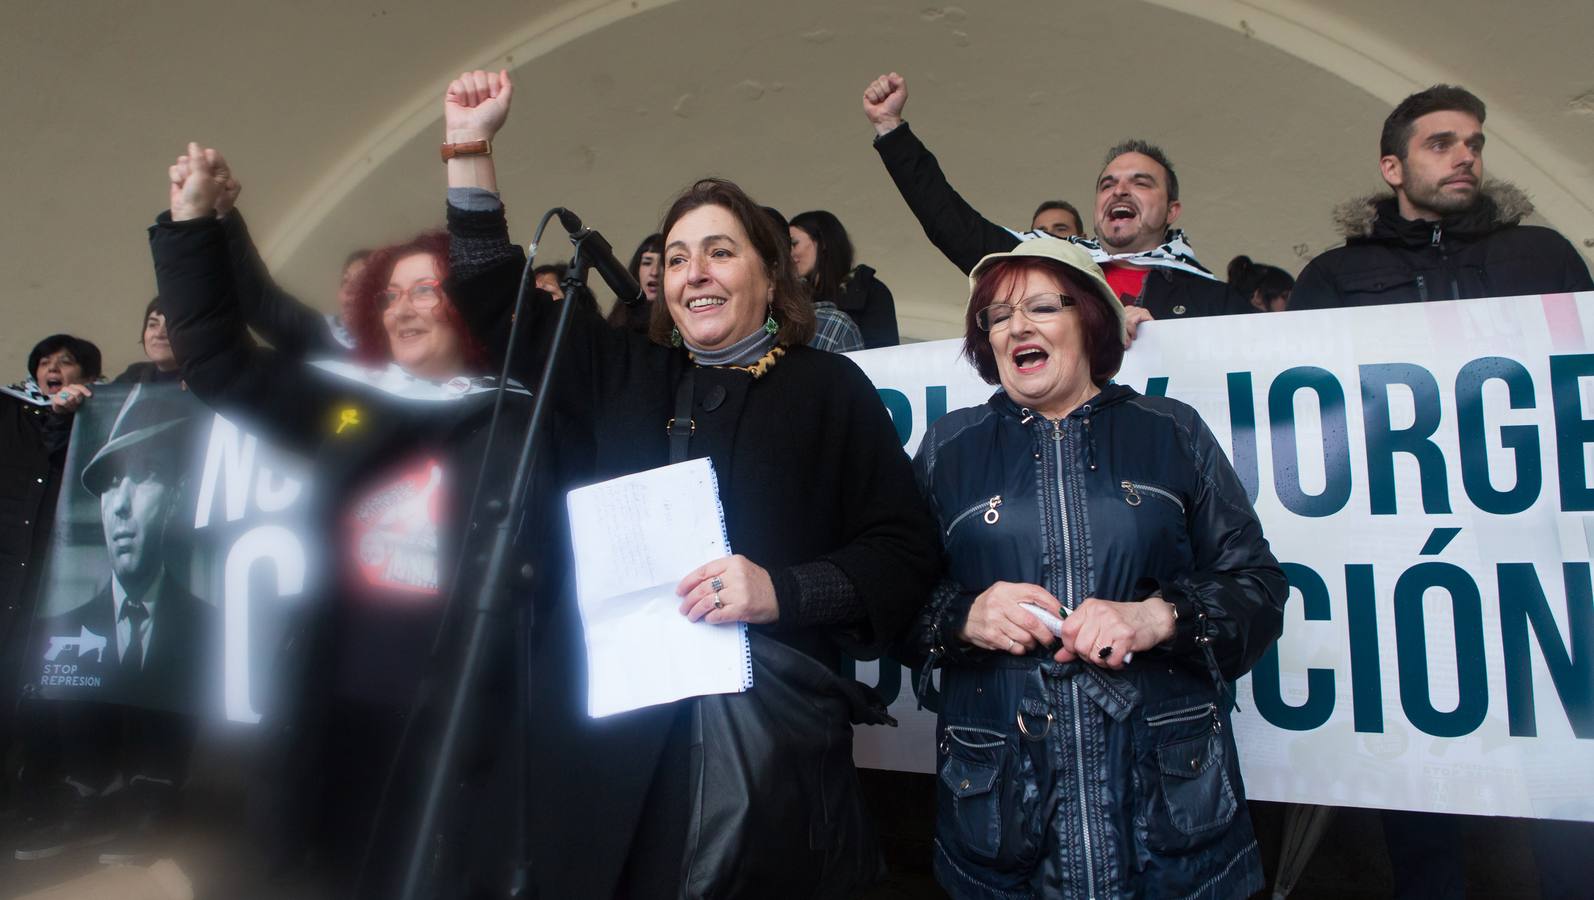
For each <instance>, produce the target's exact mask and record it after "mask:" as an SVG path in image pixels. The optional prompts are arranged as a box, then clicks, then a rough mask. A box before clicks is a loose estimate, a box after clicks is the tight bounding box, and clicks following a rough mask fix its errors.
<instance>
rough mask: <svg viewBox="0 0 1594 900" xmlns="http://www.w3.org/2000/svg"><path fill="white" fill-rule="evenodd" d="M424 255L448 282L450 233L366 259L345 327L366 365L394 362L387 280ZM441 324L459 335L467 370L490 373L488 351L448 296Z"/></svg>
mask: <svg viewBox="0 0 1594 900" xmlns="http://www.w3.org/2000/svg"><path fill="white" fill-rule="evenodd" d="M417 254H425V255H427V256H430V257H431V258H432V262H433V264H434V265H436V266H437V280H438V281H440V282H443V283H445V284H446V283H447V281H448V232H446V231H427V232H423V233H421V234H418V235H416V236H415V237H413V238H411V239H409V240H408V241H405V242H404V243H402V244H393V245H391V246H388V247H383V248H381V249H380V250H373V251H371V255H370V256H367V257H366V258H365V270H364V271H362V272H361V273H360V280H359V281H358V282H357V283H356V285H355V289H354V304H353V309H352V311H351V312H350V314H349V321H347V322H345V323H344V326H345V327H347V328H348V329H349V334H350V335H351V336H353V338H354V357H355V359H358V360H359V361H360V362H362V363H365V364H367V365H377V366H380V365H386V364H387V363H390V362H392V361H393V350H392V347H391V345H390V344H389V343H388V337H387V329H386V328H383V327H382V294H383V293H384V292H386V291H387V284H388V279H390V278H392V277H393V266H394V265H396V264H397V263H398V261H399V260H401V259H403V258H405V257H407V256H415V255H417ZM437 308H438V309H439V310H441V311H442V320H443V321H444V322H445V323H447V324H448V326H449V327H450V328H453V329H454V330H455V331H458V332H459V333H460V336H461V338H462V340H461V342H460V343H461V345H462V346H463V347H464V348H465V368H466V370H467V371H470V372H473V373H480V372H486V371H487V370H488V360H487V349H486V348H485V347H483V346H482V344H481V342H480V341H478V340H476V336H475V335H473V334H471V333H470V329H469V328H467V327H466V326H465V318H464V317H463V316H461V315H460V314H459V309H458V308H457V307H455V306H454V301H453V299H452V298H451V297H449V296H448V294H447V293H444V294H443V295H442V303H440V304H438V307H437Z"/></svg>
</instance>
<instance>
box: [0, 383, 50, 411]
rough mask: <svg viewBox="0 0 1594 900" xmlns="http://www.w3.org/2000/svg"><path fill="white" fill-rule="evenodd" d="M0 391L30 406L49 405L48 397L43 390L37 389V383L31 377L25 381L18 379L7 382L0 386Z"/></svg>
mask: <svg viewBox="0 0 1594 900" xmlns="http://www.w3.org/2000/svg"><path fill="white" fill-rule="evenodd" d="M0 391H4V392H5V393H7V394H10V395H11V396H13V397H15V398H17V399H18V400H21V401H22V402H23V403H27V404H30V405H32V406H49V405H50V398H49V397H48V396H46V395H45V393H44V392H43V391H41V390H39V383H38V382H37V381H34V380H33V379H32V378H29V379H27V380H26V381H19V382H17V383H16V384H8V385H5V386H4V387H0Z"/></svg>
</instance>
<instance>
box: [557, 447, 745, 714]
mask: <svg viewBox="0 0 1594 900" xmlns="http://www.w3.org/2000/svg"><path fill="white" fill-rule="evenodd" d="M566 506H567V507H568V509H569V512H570V535H571V541H572V543H573V544H574V546H575V561H576V601H577V604H578V606H579V607H580V610H581V624H582V628H583V630H584V632H585V635H586V644H587V714H588V715H591V716H594V717H597V716H608V715H613V714H615V713H619V712H625V711H627V710H632V709H640V708H641V707H644V706H653V705H655V704H659V703H669V702H670V701H673V700H680V699H682V698H684V697H696V696H699V695H703V694H728V693H734V692H737V691H744V690H746V689H748V688H749V687H752V670H751V668H750V666H749V663H748V655H747V654H748V649H747V630H746V629H747V626H746V625H745V624H743V623H741V622H737V623H734V624H725V625H709V624H706V623H704V622H691V621H688V620H687V618H686V617H685V616H683V615H681V613H680V611H679V610H680V604H681V600H680V598H679V597H677V596H676V595H675V586H676V584H678V583H679V582H680V580H681V578H682V577H684V576H685V575H686V573H688V572H690V571H692V570H693V569H695V568H697V567H698V566H701V565H703V564H704V563H706V562H708V561H710V560H713V559H719V558H720V557H724V556H729V555H730V552H731V548H730V542H729V541H728V540H727V539H726V537H725V521H724V514H723V513H722V512H721V509H720V502H719V486H718V481H717V480H716V479H715V477H714V467H713V464H712V463H710V462H709V460H707V459H694V460H688V461H687V462H683V463H676V464H675V465H670V466H664V467H662V468H658V469H650V470H648V471H646V472H638V473H636V474H634V475H626V476H623V477H621V478H615V479H612V480H610V481H604V482H600V483H598V484H594V485H588V486H587V487H583V488H577V489H575V490H573V491H571V492H570V493H569V495H568V496H567V497H566Z"/></svg>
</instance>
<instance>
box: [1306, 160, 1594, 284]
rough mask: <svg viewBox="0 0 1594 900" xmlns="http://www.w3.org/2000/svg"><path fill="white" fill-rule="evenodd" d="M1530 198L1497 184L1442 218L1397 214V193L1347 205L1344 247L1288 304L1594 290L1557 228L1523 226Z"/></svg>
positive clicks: (1321, 259)
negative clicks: (1467, 207) (1469, 204)
mask: <svg viewBox="0 0 1594 900" xmlns="http://www.w3.org/2000/svg"><path fill="white" fill-rule="evenodd" d="M1532 212H1533V204H1532V202H1531V201H1529V200H1528V198H1527V195H1525V194H1523V193H1522V192H1521V191H1519V190H1517V189H1516V188H1515V187H1512V186H1511V185H1509V184H1506V183H1504V182H1499V181H1492V182H1489V183H1487V184H1485V185H1484V188H1483V193H1482V196H1481V197H1480V198H1479V200H1478V202H1477V203H1476V204H1474V205H1473V207H1472V209H1470V210H1467V211H1466V212H1463V213H1457V214H1455V215H1452V216H1446V217H1445V218H1444V219H1441V220H1440V221H1438V222H1427V221H1422V220H1417V221H1413V220H1410V219H1403V218H1401V216H1400V207H1399V205H1398V204H1397V203H1396V201H1395V198H1394V197H1393V196H1392V195H1387V194H1386V195H1383V196H1378V195H1374V196H1370V197H1363V198H1360V199H1356V200H1352V201H1350V202H1348V203H1345V204H1342V205H1341V206H1340V207H1339V208H1338V209H1337V210H1336V211H1335V220H1336V222H1337V224H1338V225H1339V227H1340V230H1341V231H1342V232H1343V233H1344V235H1345V246H1343V247H1337V248H1335V249H1333V250H1330V251H1328V252H1326V253H1324V254H1322V255H1320V256H1318V257H1317V258H1316V259H1314V260H1312V261H1311V262H1310V263H1308V264H1307V266H1306V268H1305V269H1303V270H1302V271H1301V277H1300V278H1298V279H1296V281H1295V290H1294V292H1293V293H1292V294H1291V295H1290V309H1328V308H1331V307H1340V306H1376V305H1379V304H1384V303H1415V302H1419V301H1424V300H1476V299H1479V298H1483V297H1511V296H1515V295H1523V294H1553V293H1560V292H1563V291H1588V290H1594V279H1591V278H1590V277H1589V271H1588V266H1587V265H1586V264H1585V263H1584V262H1583V258H1582V257H1581V256H1579V255H1578V252H1577V250H1576V249H1575V248H1574V247H1573V246H1572V244H1571V242H1569V241H1568V240H1567V239H1566V238H1564V237H1562V236H1561V235H1560V234H1559V233H1558V232H1555V231H1552V230H1551V229H1548V228H1541V227H1538V226H1536V225H1520V224H1518V223H1519V222H1520V221H1521V220H1522V218H1523V217H1524V216H1526V215H1528V214H1530V213H1532Z"/></svg>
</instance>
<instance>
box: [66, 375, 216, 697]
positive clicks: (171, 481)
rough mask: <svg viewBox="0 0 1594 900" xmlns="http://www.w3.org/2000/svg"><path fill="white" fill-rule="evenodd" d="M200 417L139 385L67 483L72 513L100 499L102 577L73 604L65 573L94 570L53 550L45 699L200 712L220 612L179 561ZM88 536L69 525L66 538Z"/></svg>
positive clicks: (174, 396)
mask: <svg viewBox="0 0 1594 900" xmlns="http://www.w3.org/2000/svg"><path fill="white" fill-rule="evenodd" d="M199 412H201V411H200V410H198V409H197V408H195V406H194V404H193V401H192V400H191V398H189V397H188V396H187V395H186V394H184V393H183V392H181V391H180V390H178V389H176V388H151V387H150V386H147V385H135V386H134V387H133V388H132V390H131V391H130V392H129V393H128V395H127V398H126V400H125V401H123V402H122V404H121V407H120V409H119V410H118V411H117V413H116V417H115V419H114V421H113V422H112V424H111V428H110V432H109V434H108V435H107V437H106V439H105V441H104V443H103V444H102V445H100V446H99V448H98V449H97V450H95V451H94V452H93V455H92V457H90V458H89V460H88V462H87V464H85V465H83V467H82V472H81V475H80V476H79V477H78V478H76V479H74V480H75V481H76V482H77V483H76V484H71V483H70V482H69V485H68V490H69V492H70V496H69V498H67V499H66V500H65V502H66V503H67V504H68V505H69V506H78V507H79V508H78V510H77V511H78V512H80V513H83V512H85V511H84V510H82V509H81V505H82V504H86V503H87V502H88V501H89V500H90V499H94V500H97V501H98V509H99V524H100V529H99V530H100V532H101V534H100V536H101V538H102V540H103V546H104V548H105V553H106V557H102V558H106V559H108V563H109V565H108V569H109V571H108V572H107V573H105V574H104V575H101V576H99V578H98V583H99V587H98V588H97V589H96V590H95V591H94V593H93V595H92V596H91V597H90V598H89V599H88V600H87V601H80V602H77V603H76V604H75V605H69V604H70V603H71V602H72V600H73V599H75V597H81V596H82V594H81V591H80V589H76V592H75V596H74V588H73V587H71V586H70V585H71V583H70V582H68V580H67V576H68V575H71V576H72V577H73V580H74V581H76V582H79V583H81V580H82V574H83V573H84V571H86V570H87V571H93V569H90V568H88V567H87V566H85V565H79V564H77V560H76V559H74V560H73V563H71V564H67V563H66V561H65V559H64V557H66V556H67V555H68V554H73V555H74V556H76V555H77V553H76V552H75V551H77V550H78V549H79V548H78V547H75V546H74V547H67V548H60V547H59V545H58V553H57V556H58V557H60V559H59V560H58V563H57V565H56V566H55V567H54V568H55V571H54V572H53V576H52V578H51V581H50V592H49V594H48V596H47V600H46V604H45V607H46V608H47V609H48V610H50V615H49V616H48V617H47V618H44V619H43V620H42V622H41V623H40V626H39V632H38V633H39V646H40V668H39V670H38V671H39V680H38V684H39V688H40V691H41V693H42V694H43V695H44V696H47V697H50V696H54V697H61V698H73V699H94V700H100V701H104V702H112V703H126V704H131V705H136V706H146V707H152V708H158V709H167V710H172V711H177V712H198V711H199V706H200V704H201V702H202V700H203V699H204V698H202V697H201V695H200V691H201V687H202V685H204V684H205V683H207V682H208V681H209V680H210V679H208V678H207V677H206V673H207V672H208V669H207V668H206V667H205V664H206V660H207V659H208V658H209V656H210V653H209V652H208V651H209V648H210V647H212V646H213V645H214V643H215V630H216V622H215V619H216V612H215V610H214V608H213V607H212V605H211V604H210V603H208V602H206V601H204V600H201V599H200V598H198V597H196V596H195V595H194V594H193V592H192V591H191V590H190V589H189V586H188V585H189V577H188V572H187V571H186V567H185V566H181V565H179V563H180V562H183V561H186V558H187V554H186V553H185V552H183V551H184V549H185V548H184V547H183V543H184V542H183V540H182V539H181V538H182V535H183V533H185V532H186V531H188V530H190V528H191V525H190V523H191V521H192V519H191V515H190V512H191V506H192V500H191V498H189V497H188V496H187V492H186V490H185V487H186V483H187V481H188V472H189V471H190V469H191V468H192V458H193V456H194V450H195V439H196V432H197V431H198V428H197V425H198V423H199V422H201V421H203V419H200V418H197V417H196V413H199ZM205 418H208V417H205ZM88 446H94V445H93V444H88ZM76 487H81V489H82V492H83V493H79V492H78V491H76V490H72V488H76ZM79 518H86V515H80V516H79ZM85 531H87V529H86V528H79V529H75V530H74V532H73V534H72V538H73V540H72V541H71V542H70V543H72V544H77V543H79V541H78V538H80V537H86V535H84V534H82V532H85ZM85 555H86V554H85ZM84 562H85V563H86V562H87V560H85V561H84ZM63 564H65V565H66V566H69V567H70V568H69V571H63ZM63 609H64V611H62V610H63Z"/></svg>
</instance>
